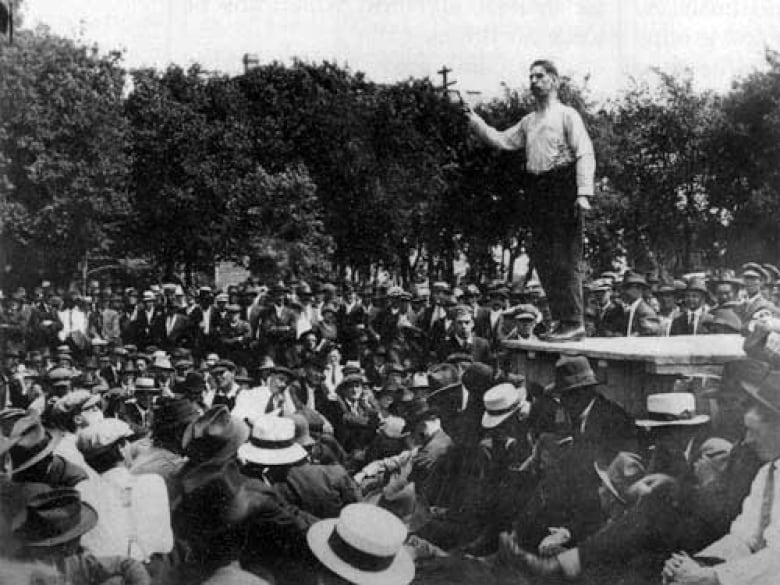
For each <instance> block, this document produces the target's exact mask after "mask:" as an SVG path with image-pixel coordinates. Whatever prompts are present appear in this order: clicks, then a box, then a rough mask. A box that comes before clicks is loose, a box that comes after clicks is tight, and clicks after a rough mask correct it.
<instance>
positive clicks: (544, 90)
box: [528, 65, 558, 98]
mask: <svg viewBox="0 0 780 585" xmlns="http://www.w3.org/2000/svg"><path fill="white" fill-rule="evenodd" d="M528 79H529V81H530V83H531V93H532V94H534V97H535V98H540V97H547V96H548V95H550V94H551V93H552V92H553V91H554V90H555V89H556V87H557V85H558V80H557V79H556V78H555V76H553V75H550V74H549V73H547V71H545V69H544V67H541V66H540V65H536V66H535V67H532V68H531V72H530V73H529V75H528Z"/></svg>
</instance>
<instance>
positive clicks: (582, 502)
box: [515, 356, 637, 550]
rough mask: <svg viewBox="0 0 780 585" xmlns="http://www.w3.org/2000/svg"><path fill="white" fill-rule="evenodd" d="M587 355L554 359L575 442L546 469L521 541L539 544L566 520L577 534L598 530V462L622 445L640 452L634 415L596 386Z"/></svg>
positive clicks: (521, 523) (520, 528) (524, 515)
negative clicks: (553, 527) (550, 531)
mask: <svg viewBox="0 0 780 585" xmlns="http://www.w3.org/2000/svg"><path fill="white" fill-rule="evenodd" d="M598 383H599V382H598V380H597V379H596V376H595V374H594V373H593V370H592V369H591V368H590V364H589V363H588V360H587V358H586V357H584V356H571V357H570V356H563V357H561V358H560V359H559V360H558V362H557V363H556V365H555V385H554V387H553V389H552V394H553V395H554V396H557V398H558V400H559V401H560V403H561V405H562V406H563V408H564V410H565V411H566V414H567V416H568V418H569V420H570V421H571V429H572V438H573V443H572V445H571V446H570V447H569V448H568V450H566V451H565V452H563V453H562V454H561V456H560V458H559V459H558V460H556V462H555V464H554V465H553V466H552V467H551V468H549V469H547V470H545V473H544V476H543V477H542V479H541V481H540V482H539V485H538V486H537V488H536V491H535V493H534V495H533V496H531V498H530V499H529V501H528V503H527V504H526V506H525V508H524V510H523V512H521V514H520V517H519V518H518V519H517V522H516V529H515V530H516V534H517V537H518V541H519V542H521V543H523V544H524V545H525V546H526V547H528V548H531V549H533V550H535V549H536V547H537V546H538V544H539V542H540V541H541V540H542V538H544V537H545V536H546V535H547V533H548V532H547V529H548V528H549V527H552V526H566V527H568V528H569V530H570V532H571V534H572V540H573V541H575V542H576V541H577V540H578V539H581V538H584V537H585V536H587V535H588V534H591V533H593V532H594V531H595V530H597V529H598V527H599V526H600V525H601V522H602V512H601V505H600V502H599V496H598V485H599V483H598V482H599V480H598V476H597V475H596V474H595V473H594V471H593V466H594V463H596V462H598V463H599V464H601V465H605V466H606V465H607V464H608V463H609V462H610V461H611V460H612V459H613V458H614V457H615V455H617V453H618V452H620V451H630V452H636V450H637V429H636V426H635V423H634V420H633V418H632V417H631V416H630V415H629V414H628V413H627V412H626V411H625V410H623V408H621V407H620V406H619V405H618V404H616V403H614V402H611V401H610V400H608V399H606V398H605V397H604V396H602V395H601V394H600V393H598V392H597V390H596V386H597V385H598Z"/></svg>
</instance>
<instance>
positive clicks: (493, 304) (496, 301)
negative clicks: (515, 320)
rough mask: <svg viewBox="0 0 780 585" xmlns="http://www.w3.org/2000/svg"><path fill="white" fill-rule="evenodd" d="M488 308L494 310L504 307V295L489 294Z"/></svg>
mask: <svg viewBox="0 0 780 585" xmlns="http://www.w3.org/2000/svg"><path fill="white" fill-rule="evenodd" d="M490 308H491V309H493V310H494V311H498V310H500V309H502V308H504V297H502V296H500V295H491V296H490Z"/></svg>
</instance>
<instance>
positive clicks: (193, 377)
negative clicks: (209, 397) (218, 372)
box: [177, 372, 206, 397]
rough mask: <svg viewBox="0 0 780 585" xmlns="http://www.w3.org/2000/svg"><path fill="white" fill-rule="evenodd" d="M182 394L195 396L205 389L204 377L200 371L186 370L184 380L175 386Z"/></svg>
mask: <svg viewBox="0 0 780 585" xmlns="http://www.w3.org/2000/svg"><path fill="white" fill-rule="evenodd" d="M177 390H179V391H180V393H181V394H183V395H184V396H197V397H200V395H201V394H202V393H203V392H205V391H206V379H205V378H204V377H203V374H201V373H200V372H187V375H186V376H185V377H184V381H183V382H182V383H181V385H180V386H179V387H178V388H177Z"/></svg>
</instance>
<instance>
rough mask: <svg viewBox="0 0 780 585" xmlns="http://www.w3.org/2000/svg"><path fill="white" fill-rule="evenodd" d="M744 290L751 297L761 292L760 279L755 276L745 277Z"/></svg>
mask: <svg viewBox="0 0 780 585" xmlns="http://www.w3.org/2000/svg"><path fill="white" fill-rule="evenodd" d="M744 280H745V290H746V291H747V293H748V295H750V296H751V297H752V296H753V295H754V294H756V293H757V292H760V291H761V279H760V278H758V277H756V276H745V277H744Z"/></svg>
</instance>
